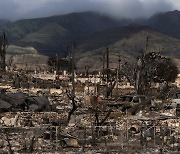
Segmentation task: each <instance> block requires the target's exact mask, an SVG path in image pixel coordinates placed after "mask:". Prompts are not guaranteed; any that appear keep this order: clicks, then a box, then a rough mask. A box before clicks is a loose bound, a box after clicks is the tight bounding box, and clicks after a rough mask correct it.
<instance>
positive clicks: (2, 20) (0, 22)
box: [0, 19, 10, 25]
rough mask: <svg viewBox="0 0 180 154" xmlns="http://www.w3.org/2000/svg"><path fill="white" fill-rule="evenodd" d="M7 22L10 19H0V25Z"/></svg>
mask: <svg viewBox="0 0 180 154" xmlns="http://www.w3.org/2000/svg"><path fill="white" fill-rule="evenodd" d="M7 23H10V21H9V20H5V19H0V25H4V24H7Z"/></svg>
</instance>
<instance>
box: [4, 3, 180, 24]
mask: <svg viewBox="0 0 180 154" xmlns="http://www.w3.org/2000/svg"><path fill="white" fill-rule="evenodd" d="M172 10H180V0H0V19H9V20H17V19H26V18H37V17H46V16H52V15H61V14H67V13H72V12H83V11H96V12H100V13H103V14H106V15H109V16H112V17H115V18H130V19H136V18H147V17H150V16H152V15H154V14H156V13H159V12H166V11H172Z"/></svg>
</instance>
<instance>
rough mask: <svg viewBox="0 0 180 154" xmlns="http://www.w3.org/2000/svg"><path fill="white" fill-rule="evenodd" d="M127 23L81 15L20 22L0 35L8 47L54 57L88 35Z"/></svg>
mask: <svg viewBox="0 0 180 154" xmlns="http://www.w3.org/2000/svg"><path fill="white" fill-rule="evenodd" d="M127 23H128V21H126V20H122V21H115V20H113V19H111V18H108V17H106V16H103V15H100V14H97V13H93V12H83V13H71V14H67V15H60V16H53V17H47V18H37V19H28V20H20V21H16V22H14V23H10V24H7V25H5V26H2V27H1V28H0V31H5V32H6V33H7V35H8V38H9V42H10V43H13V44H16V45H20V46H33V47H35V48H36V49H37V50H38V51H40V52H41V53H45V54H49V53H50V52H52V53H53V54H55V53H58V52H63V51H62V49H66V48H67V45H69V44H70V43H71V42H72V41H76V42H80V41H81V40H83V39H84V38H85V37H87V35H89V34H92V33H94V32H98V31H101V30H104V29H107V28H110V27H114V26H117V25H124V24H127ZM60 50H61V51H60Z"/></svg>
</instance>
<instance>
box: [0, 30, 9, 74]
mask: <svg viewBox="0 0 180 154" xmlns="http://www.w3.org/2000/svg"><path fill="white" fill-rule="evenodd" d="M7 46H8V42H7V38H6V35H5V33H4V32H3V34H2V36H1V38H0V56H1V70H2V71H4V72H5V71H6V57H5V56H6V49H7Z"/></svg>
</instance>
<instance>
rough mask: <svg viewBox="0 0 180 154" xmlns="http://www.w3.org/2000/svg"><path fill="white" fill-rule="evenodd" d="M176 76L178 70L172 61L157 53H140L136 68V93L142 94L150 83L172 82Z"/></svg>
mask: <svg viewBox="0 0 180 154" xmlns="http://www.w3.org/2000/svg"><path fill="white" fill-rule="evenodd" d="M177 74H178V68H177V66H176V64H175V63H174V62H173V61H172V59H170V58H168V57H165V56H162V55H161V54H160V53H159V52H148V53H142V54H141V55H140V57H139V59H138V62H137V68H136V78H135V80H136V92H137V94H144V92H145V90H147V89H148V88H150V87H151V84H152V83H157V82H158V83H166V84H168V83H169V82H174V81H175V79H176V77H177Z"/></svg>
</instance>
